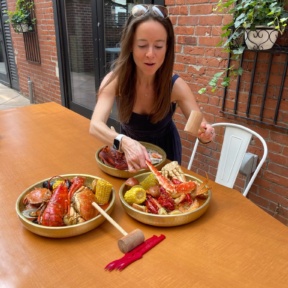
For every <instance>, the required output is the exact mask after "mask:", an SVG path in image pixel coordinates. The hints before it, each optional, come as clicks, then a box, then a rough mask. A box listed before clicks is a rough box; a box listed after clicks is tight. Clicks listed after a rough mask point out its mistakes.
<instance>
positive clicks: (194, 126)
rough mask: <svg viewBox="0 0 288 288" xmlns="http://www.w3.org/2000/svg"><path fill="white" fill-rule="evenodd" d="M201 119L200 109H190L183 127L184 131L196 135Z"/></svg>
mask: <svg viewBox="0 0 288 288" xmlns="http://www.w3.org/2000/svg"><path fill="white" fill-rule="evenodd" d="M202 120H203V114H202V113H201V112H200V111H196V110H192V111H191V113H190V116H189V118H188V120H187V123H186V125H185V127H184V131H185V132H188V133H190V134H192V135H193V136H195V137H198V130H199V128H200V125H201V123H202Z"/></svg>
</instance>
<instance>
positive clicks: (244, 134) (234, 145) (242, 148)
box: [188, 123, 268, 197]
mask: <svg viewBox="0 0 288 288" xmlns="http://www.w3.org/2000/svg"><path fill="white" fill-rule="evenodd" d="M212 126H213V127H215V128H216V127H224V128H225V133H224V138H223V143H222V148H221V152H220V158H219V162H218V167H217V173H216V178H215V182H216V183H219V184H222V185H224V186H226V187H229V188H233V186H234V183H235V181H236V178H237V175H238V173H239V171H240V169H241V167H242V171H243V170H244V173H245V172H246V175H247V177H248V178H249V181H248V182H247V184H246V186H245V187H244V189H243V192H242V194H243V196H245V197H246V196H247V194H248V192H249V190H250V188H251V186H252V184H253V182H254V180H255V178H256V176H257V174H258V173H259V171H260V169H261V167H262V165H263V163H264V162H265V160H266V158H267V154H268V148H267V144H266V142H265V140H264V139H263V137H262V136H261V135H259V134H258V133H256V132H255V131H253V130H251V129H249V128H247V127H245V126H242V125H239V124H233V123H215V124H212ZM216 135H217V133H216ZM252 137H256V138H258V139H259V140H260V142H261V143H262V146H263V147H262V148H263V155H262V158H261V159H260V161H259V163H258V164H257V163H256V162H255V163H252V161H253V159H252V158H250V159H251V163H248V164H247V165H246V161H247V157H245V156H248V158H249V154H247V153H246V152H247V149H248V147H249V144H250V143H251V139H252ZM198 144H199V140H198V139H197V140H196V142H195V145H194V148H193V151H192V154H191V157H190V161H189V163H188V169H189V170H191V167H192V163H193V160H194V157H195V154H196V150H197V147H198ZM252 156H253V155H252ZM244 161H245V162H244ZM243 165H246V166H247V167H246V168H247V169H251V171H247V169H245V167H244V168H243ZM253 165H254V168H255V171H254V172H253V171H252V168H253ZM253 170H254V169H253ZM252 173H253V174H252ZM250 176H251V178H250Z"/></svg>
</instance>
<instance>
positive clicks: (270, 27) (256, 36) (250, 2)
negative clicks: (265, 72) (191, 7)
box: [198, 0, 288, 94]
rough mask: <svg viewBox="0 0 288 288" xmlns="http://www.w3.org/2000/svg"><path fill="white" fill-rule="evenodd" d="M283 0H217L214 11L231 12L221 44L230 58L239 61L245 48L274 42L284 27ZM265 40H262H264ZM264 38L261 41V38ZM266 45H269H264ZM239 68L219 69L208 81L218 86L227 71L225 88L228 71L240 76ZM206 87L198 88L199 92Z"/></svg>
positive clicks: (285, 19) (240, 69)
mask: <svg viewBox="0 0 288 288" xmlns="http://www.w3.org/2000/svg"><path fill="white" fill-rule="evenodd" d="M286 2H287V1H286V0H283V1H281V0H261V1H259V0H239V1H238V0H228V1H226V2H223V1H222V0H219V2H218V4H217V6H216V8H215V9H214V11H217V10H218V11H220V12H222V11H226V12H227V13H230V14H232V15H233V17H232V21H231V22H230V23H228V24H227V25H225V26H224V27H223V28H222V31H223V33H222V34H221V38H222V40H221V41H220V43H219V46H222V47H223V48H224V49H225V51H226V52H230V53H231V58H232V59H233V60H238V59H239V57H240V55H241V54H243V52H244V50H245V49H247V48H248V49H253V50H257V49H261V50H264V49H270V48H272V46H273V45H274V43H275V41H276V39H277V37H278V34H279V33H280V34H283V33H284V31H285V27H286V26H287V20H288V13H287V11H286V10H285V9H284V6H285V4H286ZM263 39H264V40H263ZM262 40H263V42H264V43H262V42H261V41H262ZM266 44H269V46H267V47H266ZM242 71H243V70H242V68H241V67H239V68H237V69H235V68H234V67H233V66H232V67H230V68H227V69H225V71H222V72H218V73H216V74H215V75H214V77H213V78H212V80H211V81H210V82H209V84H208V85H209V86H210V87H211V88H212V91H215V90H216V89H217V87H218V86H217V83H218V80H219V78H221V77H222V76H223V74H224V73H225V72H226V73H227V77H225V78H224V80H223V82H222V83H221V86H223V87H227V86H228V85H229V83H230V77H229V76H228V74H229V73H230V75H231V73H232V74H233V75H241V74H242ZM205 91H206V88H202V89H200V90H199V91H198V92H199V93H200V94H202V93H204V92H205Z"/></svg>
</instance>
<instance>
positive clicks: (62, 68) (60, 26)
mask: <svg viewBox="0 0 288 288" xmlns="http://www.w3.org/2000/svg"><path fill="white" fill-rule="evenodd" d="M103 2H104V1H99V0H91V3H92V7H91V9H92V25H93V28H94V29H93V41H94V42H93V46H94V56H95V57H94V61H95V62H94V67H95V86H96V87H95V90H97V89H98V87H99V86H100V83H101V80H102V79H103V77H104V76H105V69H104V65H105V62H104V61H105V51H104V28H103V26H104V25H103V23H104V19H103V17H104V5H103ZM53 8H54V11H55V13H54V21H55V30H56V46H57V54H58V67H59V81H60V91H61V103H62V105H63V106H65V107H67V108H69V109H71V110H73V111H75V112H77V113H79V114H81V115H83V116H85V117H87V118H91V116H92V113H93V111H92V110H90V109H88V108H86V107H83V106H80V105H78V104H75V103H74V102H73V101H72V87H71V77H70V62H69V55H68V47H69V43H68V42H67V29H66V13H65V0H55V1H53ZM95 97H96V95H95Z"/></svg>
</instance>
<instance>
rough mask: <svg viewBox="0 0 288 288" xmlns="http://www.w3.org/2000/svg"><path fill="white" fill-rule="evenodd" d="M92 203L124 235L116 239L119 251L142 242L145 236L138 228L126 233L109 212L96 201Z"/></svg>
mask: <svg viewBox="0 0 288 288" xmlns="http://www.w3.org/2000/svg"><path fill="white" fill-rule="evenodd" d="M92 205H93V206H94V207H95V208H96V209H97V210H98V211H99V212H100V213H101V214H102V215H103V216H104V217H105V218H106V219H107V220H108V221H109V222H110V223H111V224H112V225H113V226H114V227H115V228H116V229H118V230H119V231H120V232H121V233H122V234H123V235H124V237H122V238H121V239H119V240H118V247H119V249H120V251H121V252H123V253H127V252H129V251H131V250H133V249H134V248H135V247H137V246H138V245H140V244H141V243H143V242H144V240H145V236H144V234H143V232H142V231H141V230H140V229H135V230H133V231H132V232H130V233H127V232H126V231H125V230H124V229H123V228H122V227H121V226H120V225H119V224H118V223H117V222H116V221H115V220H113V219H112V218H111V217H110V215H109V214H107V213H106V212H105V211H104V210H103V209H102V208H101V207H100V206H99V205H98V204H97V203H95V202H93V203H92Z"/></svg>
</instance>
